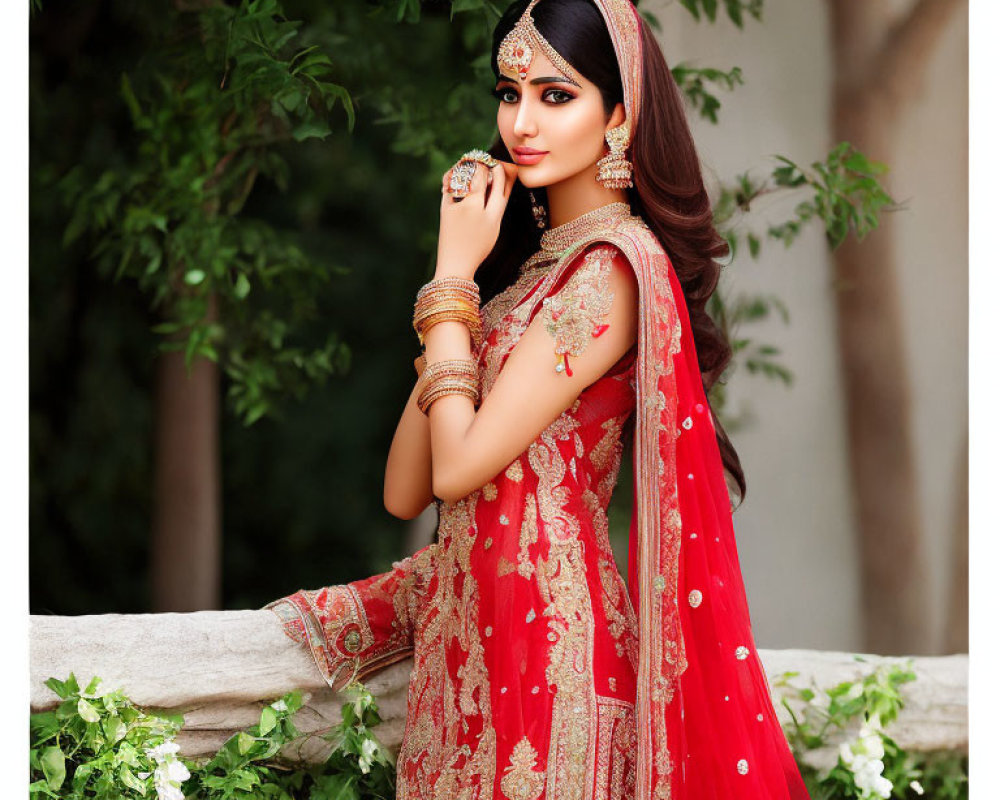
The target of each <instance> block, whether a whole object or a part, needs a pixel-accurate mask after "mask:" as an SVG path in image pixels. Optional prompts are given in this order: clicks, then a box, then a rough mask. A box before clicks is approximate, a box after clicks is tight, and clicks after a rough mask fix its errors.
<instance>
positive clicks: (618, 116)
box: [604, 103, 625, 131]
mask: <svg viewBox="0 0 1000 800" xmlns="http://www.w3.org/2000/svg"><path fill="white" fill-rule="evenodd" d="M624 121H625V104H624V103H617V104H616V105H615V108H614V111H612V112H611V116H610V117H609V118H608V124H607V125H605V126H604V130H606V131H609V130H611V129H612V128H617V127H618V126H619V125H621V124H622V123H623V122H624Z"/></svg>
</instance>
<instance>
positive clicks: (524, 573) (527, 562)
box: [517, 494, 538, 578]
mask: <svg viewBox="0 0 1000 800" xmlns="http://www.w3.org/2000/svg"><path fill="white" fill-rule="evenodd" d="M537 541H538V505H537V504H536V502H535V496H534V495H533V494H529V495H528V496H527V497H526V498H525V502H524V516H523V518H522V519H521V538H520V541H519V542H518V545H519V546H520V550H518V553H517V571H518V574H519V575H520V576H521V577H522V578H530V577H531V575H532V573H534V571H535V565H534V563H533V562H532V561H531V557H530V555H529V554H528V547H530V546H531V545H533V544H535V542H537Z"/></svg>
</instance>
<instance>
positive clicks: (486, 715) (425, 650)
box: [396, 492, 496, 800]
mask: <svg viewBox="0 0 1000 800" xmlns="http://www.w3.org/2000/svg"><path fill="white" fill-rule="evenodd" d="M479 496H480V493H479V492H473V493H471V494H470V495H468V496H467V497H465V498H462V499H461V500H459V501H457V502H455V503H442V504H441V506H440V517H441V518H440V526H439V527H440V542H441V543H442V545H443V546H442V547H441V549H440V552H439V555H438V559H437V573H436V577H437V581H436V583H435V592H434V594H433V596H432V597H431V598H430V601H429V603H428V609H427V612H426V617H425V620H424V622H423V624H422V626H421V627H420V629H419V630H418V631H417V635H418V636H419V642H418V643H417V649H418V651H419V652H420V653H421V658H420V659H416V660H415V661H414V668H413V671H412V672H411V674H410V683H409V687H408V690H407V721H406V731H405V734H404V736H403V741H402V744H401V746H400V751H399V755H398V757H397V764H396V766H397V794H398V796H400V797H406V798H414V799H416V798H424V797H430V795H429V794H428V793H427V792H428V791H429V790H430V787H431V786H433V795H434V796H445V794H446V795H447V796H449V797H455V798H461V797H469V798H471V797H473V796H475V797H481V798H483V799H484V800H485V799H486V798H488V797H489V796H490V792H491V787H492V786H493V780H494V774H495V770H496V731H495V730H494V728H493V721H492V710H491V706H490V679H489V673H488V672H487V670H486V663H485V651H484V648H483V644H482V640H481V639H480V636H479V627H478V624H477V622H478V619H479V589H478V585H477V582H476V580H475V578H474V577H473V575H472V572H471V571H470V558H471V551H472V546H473V545H474V543H475V541H476V537H475V533H476V530H475V523H474V520H475V508H476V504H477V500H478V498H479ZM470 533H471V535H470ZM456 584H458V586H459V587H460V588H456ZM449 652H453V653H455V652H457V653H464V654H465V659H464V661H463V663H462V664H461V665H460V666H459V668H458V673H457V680H456V682H455V683H454V684H453V683H452V681H451V679H450V677H449V676H450V672H449V666H448V663H447V655H448V653H449ZM476 717H478V718H479V720H480V723H481V728H482V730H481V732H480V733H479V734H477V735H476V736H475V737H474V738H473V737H471V736H469V737H468V740H467V741H463V742H460V737H462V736H463V734H469V719H472V718H476ZM470 741H473V742H475V749H473V748H472V746H471V745H470V743H469V742H470ZM434 776H436V778H435V777H434ZM442 793H445V794H442Z"/></svg>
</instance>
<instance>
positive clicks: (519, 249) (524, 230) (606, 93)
mask: <svg viewBox="0 0 1000 800" xmlns="http://www.w3.org/2000/svg"><path fill="white" fill-rule="evenodd" d="M528 2H529V0H517V1H516V2H514V3H513V4H512V5H511V6H510V7H509V8H507V10H506V11H505V12H504V14H503V16H502V17H501V18H500V21H499V22H498V23H497V26H496V28H495V29H494V31H493V52H492V58H491V63H492V64H493V70H494V73H495V75H496V77H497V79H499V78H500V74H499V72H498V71H497V68H496V63H497V51H498V49H499V47H500V42H501V41H503V38H504V37H505V36H506V35H507V33H508V32H509V31H510V30H511V28H513V27H514V23H515V22H517V20H518V19H519V18H520V16H521V14H522V13H523V12H524V9H525V8H526V7H527V5H528ZM531 15H532V17H533V18H534V20H535V26H536V27H537V28H538V30H539V32H540V33H541V34H542V36H544V37H545V38H546V39H547V40H548V42H549V43H550V44H551V45H552V46H553V47H554V48H555V49H556V51H557V52H558V53H559V54H560V55H561V56H562V57H563V58H565V59H566V60H567V61H568V62H569V63H570V64H571V65H572V66H573V68H574V69H576V70H578V71H579V72H580V74H582V75H583V76H584V77H585V78H586V79H587V80H589V81H590V82H591V83H593V84H595V85H596V86H597V87H598V88H599V89H600V90H601V96H602V99H603V102H604V111H605V114H606V115H607V116H608V117H609V118H610V116H611V113H612V112H613V111H614V108H615V105H616V104H617V103H620V102H623V94H622V83H621V75H620V73H619V71H618V61H617V58H616V56H615V51H614V45H613V44H612V42H611V36H610V34H609V33H608V29H607V26H606V24H605V22H604V17H603V16H602V15H601V12H600V11H599V10H598V8H597V6H596V5H594V3H593V2H592V0H545V2H542V3H539V4H538V5H537V6H536V7H535V8H533V9H532V11H531ZM640 24H641V28H642V72H643V81H642V84H643V85H642V98H641V101H640V102H641V108H640V111H639V115H638V120H637V122H636V125H635V129H634V132H633V136H632V144H631V149H630V158H631V160H632V163H633V175H632V180H633V182H634V184H635V187H634V188H631V189H626V190H625V191H626V194H627V195H628V199H629V203H630V205H631V207H632V212H633V213H635V214H638V215H640V216H641V217H642V218H643V220H645V222H646V224H647V225H648V226H649V228H650V230H651V231H652V232H653V234H654V235H655V236H656V238H657V239H658V240H659V241H660V244H661V245H662V246H663V249H664V250H665V251H666V252H667V255H668V256H669V257H670V261H671V263H672V264H673V268H674V272H675V273H676V275H677V279H678V281H679V282H680V285H681V287H682V289H683V291H684V298H685V301H686V304H687V310H688V316H689V317H690V321H691V332H692V334H693V336H694V343H695V349H696V351H697V353H698V366H699V368H700V370H701V377H702V383H703V385H704V387H705V393H706V395H708V393H709V391H710V390H711V388H712V386H713V385H714V384H715V382H716V381H717V380H718V379H719V377H720V376H721V375H722V373H723V371H724V370H725V368H726V365H727V364H728V363H729V361H730V359H731V358H732V354H733V351H732V347H731V346H730V344H729V341H728V339H727V337H726V335H725V333H724V332H723V331H722V329H720V328H719V326H717V325H716V324H715V321H714V320H713V319H712V318H711V316H709V314H708V312H707V311H706V310H705V305H706V303H707V302H708V299H709V298H710V297H711V295H712V292H714V291H715V287H716V284H717V283H718V281H719V273H720V272H721V266H720V265H719V263H717V261H716V259H717V258H724V257H726V256H727V255H728V254H729V245H728V244H727V242H726V240H725V239H724V238H723V237H722V236H721V235H720V234H719V233H718V231H716V230H715V226H714V225H713V223H712V205H711V203H710V201H709V199H708V193H707V192H706V191H705V183H704V180H703V179H702V175H701V165H700V162H699V160H698V154H697V151H696V150H695V145H694V139H693V138H692V136H691V130H690V128H689V127H688V123H687V117H686V115H685V111H684V104H683V100H682V98H681V94H680V91H679V90H678V88H677V84H676V83H675V81H674V78H673V75H672V74H671V72H670V68H669V67H668V66H667V62H666V59H665V58H664V56H663V51H662V50H661V49H660V45H659V42H657V41H656V38H655V36H654V35H653V32H652V31H651V30H650V28H649V24H648V23H647V22H646V21H645V20H644V19H640ZM490 153H491V154H492V155H493V156H495V157H496V158H499V159H501V160H504V161H513V159H512V158H511V156H510V153H509V152H508V151H507V147H506V146H505V145H504V143H503V140H502V139H501V138H500V136H499V134H498V135H497V138H496V141H495V142H494V143H493V145H492V146H491V147H490ZM531 191H532V192H533V194H534V196H535V199H536V200H537V201H539V202H542V203H543V204H544V203H545V190H544V189H532V190H531ZM540 237H541V231H540V230H539V229H538V228H537V227H536V225H535V221H534V218H533V216H532V213H531V203H530V199H529V197H528V190H527V189H526V188H525V187H524V186H523V185H522V184H521V183H520V182H517V183H515V184H514V187H513V189H512V190H511V194H510V198H509V200H508V202H507V208H506V210H505V212H504V216H503V220H502V222H501V224H500V236H499V239H498V241H497V244H496V246H495V247H494V249H493V251H492V252H491V253H490V255H489V256H488V257H487V258H486V259H485V260H484V261H483V263H482V264H481V265H480V266H479V269H478V270H477V272H476V280H477V282H478V283H479V284H480V287H481V294H482V301H483V303H486V302H488V301H489V300H490V298H492V297H493V296H495V295H496V294H498V293H499V292H501V291H503V290H504V289H505V288H506V287H508V286H509V285H510V284H511V283H512V282H513V281H514V279H515V278H516V276H517V271H518V269H519V267H520V265H521V264H522V263H523V262H524V261H525V260H526V259H527V258H528V257H529V256H530V255H531V254H532V253H534V252H535V251H536V250H537V249H538V246H539V241H540ZM712 416H713V418H714V419H715V430H716V440H717V442H718V445H719V451H720V453H721V455H722V463H723V466H724V467H725V468H726V470H727V471H728V472H729V473H730V475H731V476H732V478H733V480H735V482H736V484H737V485H738V486H739V495H740V499H741V501H742V499H743V498H744V497H745V496H746V478H745V477H744V475H743V467H742V466H741V464H740V459H739V456H738V455H737V454H736V449H735V448H734V447H733V444H732V442H731V441H730V440H729V437H728V436H727V435H726V432H725V430H723V427H722V424H721V422H720V421H719V419H718V417H717V416H716V415H715V411H714V409H713V411H712Z"/></svg>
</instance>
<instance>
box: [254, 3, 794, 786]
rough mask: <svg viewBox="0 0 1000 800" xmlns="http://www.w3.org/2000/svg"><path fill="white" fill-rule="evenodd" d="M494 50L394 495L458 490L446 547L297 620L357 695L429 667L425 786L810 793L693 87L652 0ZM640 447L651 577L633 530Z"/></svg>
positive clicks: (541, 16) (322, 662) (348, 588)
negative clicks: (751, 476)
mask: <svg viewBox="0 0 1000 800" xmlns="http://www.w3.org/2000/svg"><path fill="white" fill-rule="evenodd" d="M492 55H493V64H494V69H495V72H496V77H497V83H496V86H495V88H494V91H495V94H496V95H497V98H498V101H499V105H498V111H497V125H498V129H499V134H500V135H499V138H498V140H497V142H496V143H495V144H494V146H493V148H492V149H491V152H490V153H483V152H482V151H471V152H470V153H467V154H466V155H465V156H464V157H463V158H462V159H461V160H460V161H459V163H458V164H456V165H455V166H454V167H452V169H450V170H449V171H448V173H447V174H446V175H445V176H444V178H443V182H442V200H441V225H440V236H439V246H438V260H437V269H436V273H435V277H434V279H433V280H432V281H430V282H429V283H428V284H425V286H424V287H422V288H421V290H420V292H419V293H418V296H417V301H416V305H415V312H414V327H415V330H416V332H417V334H418V337H419V338H420V340H421V342H422V343H423V345H424V348H425V349H424V354H423V356H421V358H420V359H418V362H419V363H418V380H417V382H416V384H415V386H414V389H413V392H412V393H411V395H410V398H409V401H408V403H407V406H406V409H405V410H404V412H403V415H402V418H401V420H400V423H399V426H398V428H397V431H396V435H395V438H394V440H393V443H392V448H391V450H390V453H389V459H388V463H387V467H386V483H385V502H386V507H387V508H388V509H389V510H390V511H391V512H392V513H394V514H396V515H397V516H400V517H403V518H411V517H414V516H416V515H417V514H419V513H420V512H421V511H422V510H423V509H424V508H426V507H427V505H428V504H429V503H430V502H432V501H435V499H436V501H437V502H438V511H439V515H440V527H439V536H438V541H437V542H435V543H434V544H431V545H429V546H427V547H425V548H423V549H422V550H420V551H418V552H417V553H415V554H413V555H412V556H410V557H409V558H406V559H404V560H403V561H400V562H397V563H395V564H394V565H393V569H392V570H391V571H390V572H387V573H384V574H381V575H375V576H372V577H369V578H366V579H364V580H359V581H355V582H352V583H349V584H344V585H335V586H330V587H326V588H324V589H320V590H317V591H307V590H302V591H299V592H296V593H295V594H294V595H291V596H289V597H286V598H281V599H280V600H276V601H274V602H273V603H270V604H268V606H267V607H269V608H272V609H273V610H274V611H275V612H276V613H277V614H278V615H279V616H280V617H281V619H282V620H283V622H284V624H285V629H286V631H287V632H288V634H289V635H290V636H292V637H293V638H295V639H296V640H297V641H300V642H303V643H304V644H305V645H306V646H308V647H309V648H310V650H311V652H312V653H313V655H314V657H315V659H316V663H317V665H318V666H319V668H320V670H321V671H322V673H323V675H324V676H325V678H326V679H327V682H328V683H329V685H330V686H331V687H332V688H334V689H338V688H340V687H342V686H343V685H345V684H346V683H347V682H348V681H349V680H351V679H352V678H354V677H364V676H365V675H367V674H369V673H371V672H372V671H373V670H375V669H377V668H379V667H382V666H384V665H386V664H389V663H391V662H393V661H397V660H399V659H401V658H405V657H407V656H410V655H412V656H413V658H414V664H413V670H412V673H411V677H410V684H409V689H408V697H407V720H406V727H405V731H404V734H403V741H402V744H401V748H400V752H399V755H398V758H397V797H400V798H407V799H408V800H409V799H411V798H412V799H413V800H416V799H417V798H428V800H430V798H446V797H447V798H456V800H486V798H497V800H499V798H510V800H536V799H537V798H545V800H557V798H580V799H581V800H583V799H584V798H586V799H587V800H591V799H592V800H623V798H630V799H632V798H635V799H637V800H638V799H640V798H641V799H642V800H646V798H688V799H689V800H709V799H710V798H741V799H743V798H760V800H763V799H764V798H767V800H780V799H782V798H796V799H798V798H806V797H807V794H806V791H805V787H804V785H803V783H802V780H801V777H800V776H799V773H798V771H797V769H796V766H795V763H794V760H793V758H792V754H791V751H790V749H789V747H788V743H787V741H786V740H785V738H784V735H783V732H782V730H781V727H780V725H779V722H778V720H777V718H776V716H775V713H774V710H773V707H772V704H771V700H770V695H769V690H768V685H767V681H766V678H765V675H764V672H763V669H762V666H761V663H760V661H759V659H758V656H757V653H756V651H755V649H754V644H753V637H752V633H751V630H750V622H749V614H748V610H747V605H746V598H745V593H744V587H743V583H742V578H741V574H740V569H739V562H738V557H737V551H736V546H735V542H734V536H733V527H732V519H731V511H732V509H731V506H730V497H729V490H728V488H727V482H726V477H725V469H728V471H729V472H730V473H731V475H732V477H733V480H734V481H735V483H736V484H737V485H738V487H739V494H740V495H741V496H742V494H743V493H744V492H745V488H746V487H745V481H744V479H743V474H742V470H741V468H740V465H739V460H738V458H737V456H736V453H735V451H734V450H733V447H732V445H731V444H730V442H729V440H728V438H727V437H726V435H725V433H724V431H723V430H722V427H721V426H720V425H719V423H718V420H717V419H716V418H715V415H714V414H713V411H712V408H711V406H710V404H709V402H708V399H707V394H706V393H707V390H708V389H709V388H710V387H711V385H712V384H713V383H714V382H715V380H716V379H717V378H718V377H719V374H720V373H721V372H722V370H723V368H724V367H725V365H726V362H727V361H728V359H729V357H730V349H729V346H728V343H727V342H726V340H725V338H724V336H723V335H722V334H721V332H720V331H719V330H718V329H717V328H716V326H715V325H714V324H713V323H712V321H711V319H710V318H709V317H708V315H707V314H706V312H705V310H704V306H705V302H706V300H707V298H708V297H709V296H710V294H711V292H712V291H713V289H714V287H715V284H716V281H717V280H718V272H719V267H718V265H717V264H716V263H715V261H714V260H713V258H714V257H716V256H721V255H724V254H725V253H726V245H725V243H724V241H723V240H722V239H721V237H720V236H719V235H718V233H717V232H716V231H715V230H714V229H713V227H712V222H711V219H712V216H711V208H710V205H709V202H708V199H707V195H706V193H705V189H704V185H703V182H702V179H701V175H700V170H699V167H698V159H697V155H696V152H695V149H694V145H693V142H692V140H691V136H690V133H689V131H688V128H687V125H686V122H685V118H684V111H683V107H682V104H681V99H680V96H679V93H678V91H677V88H676V86H675V85H674V83H673V82H672V78H671V76H670V73H669V70H668V67H667V65H666V62H665V61H664V58H663V55H662V53H661V51H660V49H659V46H658V45H657V43H656V41H655V39H654V38H653V35H652V33H651V32H650V30H649V27H648V25H647V24H646V23H644V22H642V20H641V18H640V17H639V16H638V14H637V13H636V12H635V10H634V9H633V7H632V6H631V5H630V4H629V3H628V2H627V0H596V2H592V1H591V0H544V2H541V3H539V2H538V0H531V2H530V3H529V2H527V0H520V1H519V2H516V3H514V5H512V6H511V7H510V8H509V9H508V11H507V12H506V13H505V15H504V16H503V18H502V19H501V20H500V22H499V23H498V26H497V29H496V31H495V33H494V45H493V54H492ZM497 159H500V160H497ZM510 162H513V163H510ZM668 253H669V256H668ZM473 279H474V280H473ZM480 285H482V286H484V287H488V288H489V290H490V292H491V293H492V294H491V296H490V297H489V299H488V300H487V302H485V303H483V304H482V305H481V301H482V300H483V299H486V298H485V297H481V296H480V292H479V287H480ZM626 436H633V437H634V451H635V452H634V457H635V461H634V484H633V515H632V525H631V530H630V537H629V569H628V572H629V575H628V584H627V586H626V583H625V581H624V580H623V579H622V577H621V576H620V575H619V573H618V571H617V569H616V567H615V561H614V556H613V553H612V550H611V547H610V544H609V541H608V521H607V515H606V510H607V506H608V503H609V501H610V498H611V492H612V489H613V488H614V485H615V481H616V479H617V476H618V470H619V466H620V462H621V456H622V450H623V442H624V440H625V437H626Z"/></svg>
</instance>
